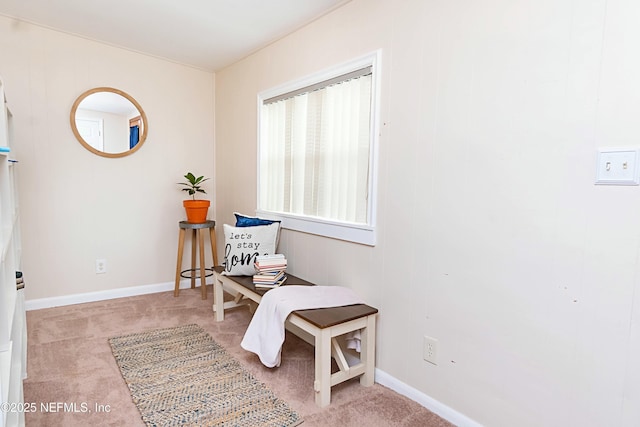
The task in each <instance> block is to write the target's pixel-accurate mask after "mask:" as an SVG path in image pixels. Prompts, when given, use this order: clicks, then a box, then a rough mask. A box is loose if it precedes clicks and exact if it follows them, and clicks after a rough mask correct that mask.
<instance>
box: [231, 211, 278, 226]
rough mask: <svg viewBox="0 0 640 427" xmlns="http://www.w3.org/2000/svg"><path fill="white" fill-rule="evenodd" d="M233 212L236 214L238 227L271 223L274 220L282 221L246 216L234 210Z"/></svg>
mask: <svg viewBox="0 0 640 427" xmlns="http://www.w3.org/2000/svg"><path fill="white" fill-rule="evenodd" d="M233 214H234V215H235V216H236V227H255V226H256V225H271V224H273V223H274V222H280V221H273V220H270V219H264V218H257V217H251V216H246V215H242V214H239V213H237V212H234V213H233Z"/></svg>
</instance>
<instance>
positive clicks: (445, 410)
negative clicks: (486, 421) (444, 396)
mask: <svg viewBox="0 0 640 427" xmlns="http://www.w3.org/2000/svg"><path fill="white" fill-rule="evenodd" d="M375 378H376V382H377V383H378V384H380V385H383V386H385V387H387V388H390V389H391V390H393V391H395V392H396V393H399V394H401V395H403V396H406V397H408V398H409V399H411V400H413V401H415V402H418V403H419V404H420V405H422V406H424V407H425V408H427V409H428V410H430V411H431V412H433V413H434V414H437V415H439V416H440V417H442V418H444V419H445V420H447V421H449V422H450V423H452V424H454V425H456V426H458V427H482V424H480V423H478V422H476V421H474V420H472V419H471V418H469V417H467V416H466V415H463V414H461V413H460V412H458V411H456V410H454V409H452V408H450V407H448V406H447V405H445V404H444V403H442V402H439V401H437V400H436V399H434V398H432V397H430V396H428V395H426V394H424V393H423V392H421V391H420V390H417V389H415V388H413V387H411V386H410V385H408V384H405V383H403V382H402V381H400V380H398V379H397V378H395V377H392V376H391V375H389V374H387V373H386V372H384V371H381V370H380V369H378V368H376V373H375Z"/></svg>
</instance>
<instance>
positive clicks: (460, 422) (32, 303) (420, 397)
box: [25, 281, 482, 427]
mask: <svg viewBox="0 0 640 427" xmlns="http://www.w3.org/2000/svg"><path fill="white" fill-rule="evenodd" d="M173 287H174V282H165V283H158V284H153V285H142V286H132V287H128V288H120V289H110V290H107V291H98V292H87V293H82V294H74V295H65V296H60V297H51V298H40V299H32V300H27V301H26V302H25V308H26V310H27V311H30V310H40V309H44V308H53V307H61V306H65V305H73V304H82V303H86V302H95V301H106V300H110V299H115V298H125V297H130V296H135V295H145V294H153V293H157V292H167V291H172V290H173ZM190 287H191V284H190V282H189V281H184V282H181V283H180V289H187V288H190ZM375 381H376V382H377V383H379V384H381V385H383V386H385V387H387V388H390V389H391V390H393V391H395V392H396V393H399V394H401V395H403V396H406V397H408V398H409V399H411V400H413V401H415V402H418V403H419V404H420V405H422V406H424V407H425V408H427V409H428V410H430V411H431V412H433V413H435V414H437V415H439V416H441V417H442V418H444V419H445V420H447V421H449V422H450V423H453V424H455V425H456V426H458V427H482V425H481V424H479V423H477V422H475V421H473V420H472V419H470V418H468V417H466V416H465V415H463V414H461V413H459V412H457V411H455V410H454V409H452V408H450V407H448V406H446V405H445V404H443V403H441V402H439V401H437V400H435V399H433V398H432V397H430V396H427V395H426V394H424V393H422V392H421V391H419V390H417V389H415V388H413V387H411V386H410V385H408V384H405V383H403V382H402V381H400V380H398V379H397V378H395V377H392V376H391V375H389V374H387V373H386V372H384V371H382V370H380V369H378V368H376V371H375Z"/></svg>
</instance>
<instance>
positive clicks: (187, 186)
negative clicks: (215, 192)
mask: <svg viewBox="0 0 640 427" xmlns="http://www.w3.org/2000/svg"><path fill="white" fill-rule="evenodd" d="M184 177H185V179H186V180H187V181H186V182H179V183H178V184H179V185H182V186H184V188H183V189H182V191H186V192H187V193H189V195H190V196H191V200H184V201H183V202H182V205H183V206H184V209H185V211H186V212H187V221H188V222H192V223H195V224H199V223H203V222H206V221H207V212H208V211H209V206H210V205H211V202H210V201H209V200H196V193H203V194H206V193H207V192H206V191H204V189H203V188H202V187H200V186H201V185H202V183H203V182H205V181H206V180H208V179H209V178H205V177H204V176H199V177H197V178H196V176H195V175H194V174H192V173H191V172H187V174H186V175H185V176H184Z"/></svg>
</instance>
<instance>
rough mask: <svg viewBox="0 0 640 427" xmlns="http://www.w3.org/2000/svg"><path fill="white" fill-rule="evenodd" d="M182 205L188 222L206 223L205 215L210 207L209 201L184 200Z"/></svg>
mask: <svg viewBox="0 0 640 427" xmlns="http://www.w3.org/2000/svg"><path fill="white" fill-rule="evenodd" d="M182 205H183V206H184V209H185V211H186V212H187V221H188V222H191V223H194V224H201V223H203V222H206V221H207V213H208V212H209V206H210V205H211V202H210V201H209V200H184V201H183V202H182Z"/></svg>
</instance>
